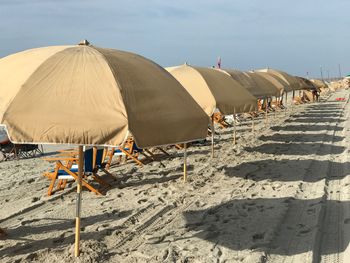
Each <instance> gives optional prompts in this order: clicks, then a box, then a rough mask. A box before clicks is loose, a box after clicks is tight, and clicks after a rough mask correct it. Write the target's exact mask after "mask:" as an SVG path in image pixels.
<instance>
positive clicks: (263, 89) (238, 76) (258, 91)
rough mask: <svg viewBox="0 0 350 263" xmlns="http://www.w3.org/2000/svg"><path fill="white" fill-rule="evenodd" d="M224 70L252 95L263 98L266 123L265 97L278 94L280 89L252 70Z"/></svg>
mask: <svg viewBox="0 0 350 263" xmlns="http://www.w3.org/2000/svg"><path fill="white" fill-rule="evenodd" d="M225 71H226V72H227V73H229V74H230V75H231V76H232V78H234V79H235V80H236V81H238V82H239V83H240V84H241V85H242V86H243V87H245V88H246V89H247V90H248V91H249V92H250V93H251V94H252V95H253V96H255V97H256V98H258V99H264V100H265V102H266V111H265V120H266V121H265V122H266V124H267V99H268V98H270V97H272V96H279V94H280V90H279V89H278V88H277V87H276V86H274V85H273V84H272V83H271V82H270V81H268V80H266V79H265V78H263V77H262V76H259V75H258V74H255V73H253V72H242V71H238V70H233V69H225Z"/></svg>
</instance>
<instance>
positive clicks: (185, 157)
mask: <svg viewBox="0 0 350 263" xmlns="http://www.w3.org/2000/svg"><path fill="white" fill-rule="evenodd" d="M183 180H184V182H186V181H187V143H184V178H183Z"/></svg>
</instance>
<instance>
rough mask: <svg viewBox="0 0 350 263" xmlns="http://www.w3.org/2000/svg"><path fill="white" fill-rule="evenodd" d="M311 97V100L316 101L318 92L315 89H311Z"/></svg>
mask: <svg viewBox="0 0 350 263" xmlns="http://www.w3.org/2000/svg"><path fill="white" fill-rule="evenodd" d="M312 99H313V101H318V93H317V90H315V89H314V90H313V91H312Z"/></svg>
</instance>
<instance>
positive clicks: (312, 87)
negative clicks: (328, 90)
mask: <svg viewBox="0 0 350 263" xmlns="http://www.w3.org/2000/svg"><path fill="white" fill-rule="evenodd" d="M296 78H297V79H298V80H299V82H300V86H301V87H302V89H306V90H315V89H316V90H317V87H316V86H315V85H314V84H313V83H312V81H311V80H308V79H306V78H303V77H298V76H296Z"/></svg>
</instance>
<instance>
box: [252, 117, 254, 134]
mask: <svg viewBox="0 0 350 263" xmlns="http://www.w3.org/2000/svg"><path fill="white" fill-rule="evenodd" d="M252 132H254V115H252Z"/></svg>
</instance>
